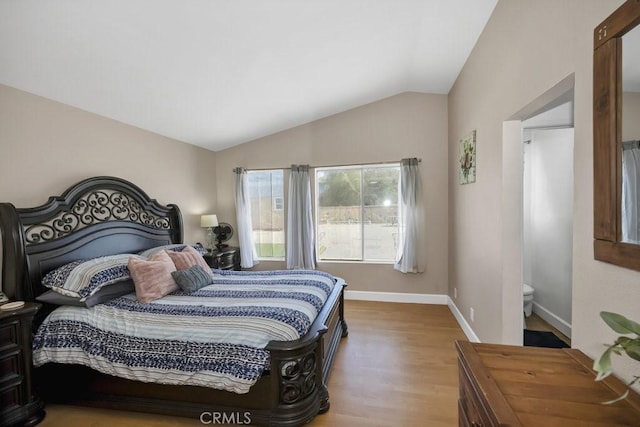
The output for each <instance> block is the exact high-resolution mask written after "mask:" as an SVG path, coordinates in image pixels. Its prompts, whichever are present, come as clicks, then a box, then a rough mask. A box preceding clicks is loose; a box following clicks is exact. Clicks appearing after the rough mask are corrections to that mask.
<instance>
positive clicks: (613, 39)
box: [593, 0, 640, 271]
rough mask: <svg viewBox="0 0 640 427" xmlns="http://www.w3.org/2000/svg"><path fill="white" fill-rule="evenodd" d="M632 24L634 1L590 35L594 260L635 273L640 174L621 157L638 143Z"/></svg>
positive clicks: (639, 69) (639, 262)
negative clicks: (632, 270)
mask: <svg viewBox="0 0 640 427" xmlns="http://www.w3.org/2000/svg"><path fill="white" fill-rule="evenodd" d="M638 23H640V0H627V1H626V2H625V3H623V4H622V5H621V6H620V7H619V8H618V9H616V10H615V11H614V12H613V13H612V14H611V15H610V16H609V17H607V19H605V20H604V21H603V22H602V23H601V24H600V25H598V26H597V27H596V28H595V30H594V44H593V46H594V52H593V165H594V176H593V190H594V197H593V204H594V257H595V259H597V260H600V261H605V262H608V263H612V264H616V265H619V266H622V267H626V268H631V269H634V270H639V271H640V217H639V215H638V214H639V213H640V197H637V195H640V169H638V171H637V172H638V176H636V175H635V174H634V173H633V170H632V169H633V167H634V166H633V165H632V164H630V163H628V160H629V157H628V156H627V155H628V154H630V152H629V151H627V152H624V156H623V150H624V149H625V147H630V146H633V145H634V143H633V141H640V27H639V26H638ZM636 40H638V41H637V42H636ZM636 97H637V101H638V102H636V100H635V98H636ZM635 104H637V111H633V110H634V108H635ZM636 147H637V152H638V166H640V142H638V143H637V144H636ZM623 176H624V178H623ZM631 176H633V177H634V179H629V178H630V177H631ZM623 187H624V188H623ZM630 187H632V189H630ZM636 190H637V191H636ZM636 193H637V195H636ZM623 206H624V208H623Z"/></svg>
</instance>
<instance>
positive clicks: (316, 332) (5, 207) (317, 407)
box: [0, 177, 347, 426]
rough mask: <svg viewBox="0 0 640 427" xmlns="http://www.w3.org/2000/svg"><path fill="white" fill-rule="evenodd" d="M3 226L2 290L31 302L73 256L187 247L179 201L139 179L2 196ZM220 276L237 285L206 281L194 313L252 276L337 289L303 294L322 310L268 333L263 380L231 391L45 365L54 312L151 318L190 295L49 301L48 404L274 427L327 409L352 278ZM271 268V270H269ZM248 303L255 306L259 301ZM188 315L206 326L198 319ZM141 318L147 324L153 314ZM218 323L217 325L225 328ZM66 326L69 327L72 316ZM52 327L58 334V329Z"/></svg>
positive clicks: (44, 380)
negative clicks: (32, 203) (87, 303)
mask: <svg viewBox="0 0 640 427" xmlns="http://www.w3.org/2000/svg"><path fill="white" fill-rule="evenodd" d="M0 232H1V233H2V247H3V251H2V287H3V291H4V292H5V293H6V294H7V296H9V298H11V299H16V300H25V301H35V300H36V299H37V298H39V297H40V298H42V296H43V295H44V294H45V293H46V292H47V291H49V288H47V287H45V286H43V277H44V278H45V279H46V278H47V277H49V276H48V273H51V272H52V271H54V270H56V269H59V268H60V267H62V266H65V265H67V264H69V263H71V262H74V261H78V260H86V259H94V258H100V257H107V258H108V257H111V256H118V254H139V253H143V251H145V250H148V249H151V248H156V247H163V246H177V245H178V244H182V245H183V246H185V245H184V244H183V227H182V216H181V213H180V210H179V208H178V206H176V205H171V204H170V205H166V206H165V205H161V204H160V203H158V202H157V201H156V200H154V199H151V198H150V197H149V196H147V194H146V193H145V192H144V191H143V190H141V189H140V188H138V187H137V186H136V185H134V184H132V183H130V182H128V181H125V180H123V179H120V178H115V177H94V178H89V179H86V180H83V181H81V182H79V183H77V184H76V185H73V186H72V187H71V188H69V189H68V190H66V191H65V192H64V193H62V195H61V196H59V197H51V198H50V199H49V200H48V201H47V202H46V203H45V204H44V205H42V206H38V207H34V208H19V209H18V208H16V207H14V206H13V205H12V204H10V203H0ZM213 274H214V275H215V276H216V278H217V280H218V283H219V284H220V283H226V284H227V285H228V286H230V288H228V289H226V288H225V289H222V288H215V289H210V288H206V287H205V288H202V289H201V291H202V293H203V295H204V296H205V297H207V298H209V299H208V300H207V301H209V302H207V303H196V304H195V308H193V307H192V308H191V309H190V310H191V311H202V312H203V313H204V315H207V313H208V312H209V311H218V310H220V309H219V308H218V307H217V306H216V307H214V308H212V307H211V306H210V305H216V304H217V301H219V300H220V296H221V295H222V294H223V293H224V294H225V295H227V294H229V295H231V296H232V297H233V298H235V297H236V294H235V293H236V292H237V289H239V287H242V286H245V287H247V286H248V287H250V288H251V289H253V282H252V283H245V282H244V281H247V280H253V281H255V280H263V281H265V283H262V284H261V286H267V284H268V283H266V282H268V281H269V280H273V281H276V282H278V283H277V285H278V286H280V287H282V286H284V288H283V289H278V290H275V288H274V289H272V288H269V290H268V292H260V293H266V294H268V295H271V294H272V293H273V292H276V291H279V292H286V286H291V285H294V284H297V283H298V282H296V280H298V279H299V277H298V276H291V275H292V274H299V275H305V276H307V275H308V276H310V280H312V281H313V280H315V279H316V278H315V277H314V276H313V275H314V274H317V275H319V276H322V275H323V274H324V275H325V276H326V277H329V278H331V279H332V282H331V285H330V286H325V285H322V284H316V285H313V286H315V288H314V289H312V290H310V291H309V293H308V294H305V295H303V296H299V297H298V300H297V302H294V303H295V304H302V303H301V301H303V302H304V304H306V305H305V306H306V307H309V306H314V307H315V309H314V310H311V311H313V312H314V313H313V316H311V317H310V318H309V322H308V324H305V325H302V326H300V325H299V326H295V325H293V326H291V325H290V326H289V329H290V330H295V331H297V335H296V334H295V333H293V332H291V331H290V334H289V335H287V333H285V332H286V331H285V332H282V331H281V332H280V335H270V336H274V337H280V338H278V339H270V340H268V341H266V344H265V345H264V347H263V348H261V349H259V350H260V352H261V353H260V352H258V353H260V355H259V357H261V358H262V359H261V360H262V362H260V363H262V365H263V366H261V368H260V372H259V373H258V374H257V375H256V374H255V373H254V374H253V375H254V377H255V378H252V379H251V383H250V384H241V386H240V387H239V388H238V389H235V391H233V390H234V389H233V387H231V388H228V389H224V387H220V386H219V385H215V388H214V387H212V386H210V383H208V382H207V381H204V380H199V382H195V383H194V382H191V381H182V380H176V381H169V383H163V382H162V381H160V382H159V381H157V380H156V379H154V378H144V377H140V378H138V377H130V378H127V377H126V376H121V375H120V374H119V373H118V371H117V370H114V371H109V370H105V369H100V367H99V366H98V367H97V368H96V366H92V367H90V366H91V365H90V364H88V365H89V366H85V364H76V363H68V362H65V363H56V362H47V360H48V359H47V357H48V356H46V355H43V354H41V353H42V351H41V350H42V348H41V347H42V342H43V341H46V340H45V339H43V338H41V336H40V335H41V333H42V329H45V328H46V325H51V323H52V321H51V319H52V318H55V316H62V314H63V313H64V312H66V311H68V312H71V313H72V315H73V316H78V315H81V314H82V313H89V312H90V310H93V311H111V312H113V310H118V309H121V308H122V307H124V306H136V307H138V316H147V313H146V311H148V309H147V308H145V307H159V306H163V303H164V304H165V305H166V304H174V305H175V304H178V305H179V304H183V300H185V298H186V297H185V296H184V295H183V294H181V293H180V292H177V293H174V294H171V295H168V296H167V297H166V298H165V297H163V298H161V299H160V300H158V301H159V302H160V303H159V304H146V305H144V304H142V306H141V305H140V304H139V303H138V302H136V299H135V294H134V295H133V296H132V295H126V296H120V297H118V298H116V299H112V300H109V301H108V302H105V303H100V304H97V305H95V306H93V307H92V308H91V309H87V308H77V307H68V306H66V305H57V304H48V303H45V304H44V306H43V309H42V310H40V311H39V312H38V315H37V316H36V319H35V321H34V333H35V336H36V339H35V340H34V348H35V351H34V354H35V358H34V360H36V361H37V364H38V365H41V366H38V368H37V369H36V371H35V374H34V378H35V387H36V390H37V392H38V394H39V395H40V396H41V397H42V398H43V400H44V401H45V402H56V403H66V404H77V405H86V406H96V407H105V408H114V409H122V410H132V411H142V412H152V413H159V414H167V415H177V416H184V417H190V418H196V419H201V420H202V421H203V422H207V421H213V420H214V419H217V420H219V419H224V420H226V421H228V422H235V423H248V422H250V423H251V424H255V425H270V426H297V425H301V424H304V423H307V422H309V421H310V420H311V419H313V418H314V417H315V416H316V415H317V414H319V413H322V412H325V411H327V410H328V409H329V392H328V390H327V387H326V384H327V380H328V377H329V374H330V372H331V366H332V363H333V360H334V357H335V354H336V352H337V349H338V346H339V343H340V339H341V338H342V337H345V336H346V335H347V324H346V322H345V319H344V287H345V286H346V284H345V283H344V281H343V280H342V279H340V278H334V277H332V276H330V275H327V274H326V273H321V272H313V271H298V272H296V271H282V272H224V271H217V270H213ZM49 275H50V274H49ZM265 275H266V276H267V277H263V276H265ZM326 277H325V278H322V277H318V280H321V281H324V282H327V279H326ZM234 281H242V283H240V282H237V283H236V282H234ZM311 283H313V282H311ZM327 283H328V282H327ZM272 285H273V284H270V286H272ZM220 286H222V285H220ZM320 288H321V289H322V292H321V291H320V290H319V289H320ZM260 289H262V288H260ZM199 292H200V291H199ZM216 292H217V293H216ZM316 294H318V295H321V296H322V297H323V298H322V301H321V302H318V298H316V296H317V295H316ZM309 295H311V296H309ZM172 298H173V299H174V300H175V301H173V300H172ZM275 299H280V297H278V298H275ZM158 301H156V302H158ZM176 301H177V302H176ZM310 301H311V302H310ZM248 305H252V306H254V305H255V303H252V304H248ZM267 305H268V304H267ZM140 307H142V308H140ZM172 307H173V306H172ZM203 307H204V308H203ZM94 309H95V310H94ZM73 310H76V311H73ZM77 310H80V311H77ZM83 310H84V311H83ZM157 310H160V311H162V310H164V308H157ZM225 310H228V309H225ZM93 311H91V313H93ZM142 312H144V313H142ZM74 313H75V314H74ZM140 313H142V314H140ZM201 314H202V313H201ZM234 315H235V314H234ZM118 316H119V315H116V317H117V318H119V317H118ZM145 319H146V317H145ZM226 319H228V317H227V318H226ZM240 319H244V318H240ZM186 322H191V323H192V324H200V321H199V320H196V321H192V320H186ZM241 322H246V320H241ZM143 323H144V324H147V323H148V322H147V321H146V320H145V321H144V322H143ZM185 324H186V323H185ZM70 325H71V326H70ZM140 325H142V323H140ZM216 325H219V324H216ZM216 325H213V326H212V328H213V329H211V330H217V329H215V328H217V326H216ZM183 326H184V324H183ZM65 327H66V328H67V330H68V328H70V327H72V323H68V324H66V325H65ZM235 327H237V326H235ZM41 328H42V329H41ZM204 328H205V327H204V326H202V327H201V328H200V336H203V335H206V333H205V332H203V331H205V329H204ZM48 329H52V330H53V331H54V334H55V330H56V328H52V327H49V328H48ZM193 329H197V328H193ZM285 329H286V327H285ZM291 333H293V335H291ZM69 335H70V336H71V335H73V334H69ZM232 335H234V334H232ZM52 336H54V337H55V335H52ZM285 337H288V338H287V339H284V338H285ZM262 339H263V340H264V337H263V338H262ZM50 340H51V339H50ZM205 344H206V343H204V344H203V345H205ZM70 360H71V359H70ZM162 363H164V362H162ZM162 363H160V365H161V366H162ZM260 363H258V365H260ZM107 372H110V373H107ZM62 384H64V387H62V386H61V385H62ZM236 385H237V384H236Z"/></svg>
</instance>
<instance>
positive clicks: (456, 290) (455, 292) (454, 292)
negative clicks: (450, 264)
mask: <svg viewBox="0 0 640 427" xmlns="http://www.w3.org/2000/svg"><path fill="white" fill-rule="evenodd" d="M453 297H454V298H458V288H453Z"/></svg>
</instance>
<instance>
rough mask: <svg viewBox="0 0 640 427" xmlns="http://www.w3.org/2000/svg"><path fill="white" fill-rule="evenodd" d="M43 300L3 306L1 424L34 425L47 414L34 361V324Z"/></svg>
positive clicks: (0, 322) (0, 318) (0, 316)
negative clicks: (36, 390) (39, 394)
mask: <svg viewBox="0 0 640 427" xmlns="http://www.w3.org/2000/svg"><path fill="white" fill-rule="evenodd" d="M39 309H40V304H37V303H32V302H27V303H25V305H24V306H23V307H20V308H16V309H13V310H6V311H5V310H0V408H2V409H0V426H2V427H6V426H13V425H24V426H33V425H36V424H38V423H39V422H40V421H42V419H43V418H44V415H45V412H44V404H43V403H42V401H41V400H40V399H39V398H37V397H36V396H35V393H34V390H33V379H32V368H33V367H32V361H31V342H32V332H31V324H32V321H33V316H34V315H35V314H36V312H37V311H38V310H39Z"/></svg>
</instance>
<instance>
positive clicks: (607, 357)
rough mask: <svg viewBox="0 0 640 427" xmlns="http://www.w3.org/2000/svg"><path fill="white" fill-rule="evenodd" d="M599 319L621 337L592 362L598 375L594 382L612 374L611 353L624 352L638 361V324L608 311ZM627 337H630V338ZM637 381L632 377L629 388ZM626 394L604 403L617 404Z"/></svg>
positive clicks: (635, 377) (639, 358) (639, 345)
mask: <svg viewBox="0 0 640 427" xmlns="http://www.w3.org/2000/svg"><path fill="white" fill-rule="evenodd" d="M600 317H602V320H604V321H605V323H606V324H607V325H609V327H610V328H611V329H613V330H614V331H615V332H617V333H619V334H622V335H620V336H619V337H618V338H616V340H615V341H614V342H613V344H611V345H609V346H607V349H606V350H605V351H604V352H603V353H602V354H601V355H600V357H599V358H598V359H596V360H595V361H594V362H593V369H594V370H595V371H596V372H597V373H598V375H597V376H596V381H600V380H602V379H603V378H606V377H608V376H609V375H611V373H612V372H613V370H612V365H611V353H615V354H618V355H621V354H622V353H623V352H624V353H626V354H627V356H629V357H631V358H632V359H634V360H637V361H640V324H638V323H636V322H634V321H633V320H629V319H627V318H626V317H624V316H622V315H620V314H617V313H611V312H609V311H601V312H600ZM628 335H631V337H629V336H628ZM638 380H640V376H634V377H633V379H632V380H631V381H630V382H629V384H628V385H629V387H631V386H632V385H633V384H635V383H636V382H637V381H638ZM628 394H629V390H627V391H626V392H625V393H624V394H622V395H621V396H620V397H618V398H617V399H614V400H611V401H608V402H604V403H605V404H610V403H614V402H617V401H619V400H622V399H624V398H626V397H627V395H628Z"/></svg>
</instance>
